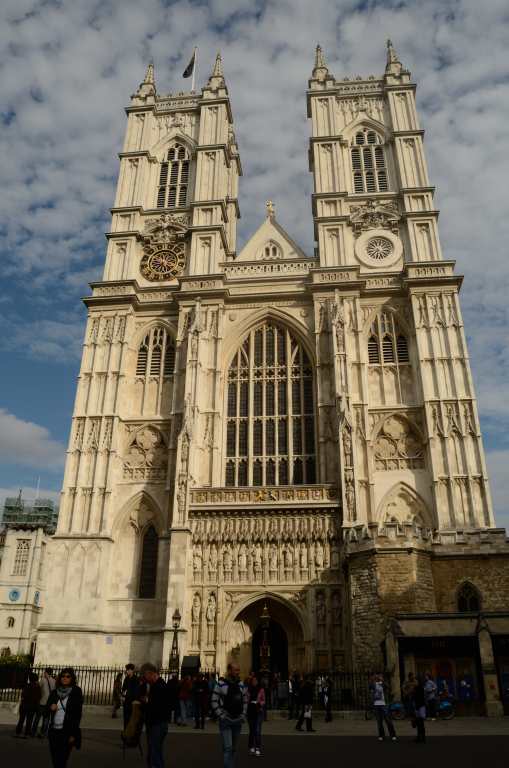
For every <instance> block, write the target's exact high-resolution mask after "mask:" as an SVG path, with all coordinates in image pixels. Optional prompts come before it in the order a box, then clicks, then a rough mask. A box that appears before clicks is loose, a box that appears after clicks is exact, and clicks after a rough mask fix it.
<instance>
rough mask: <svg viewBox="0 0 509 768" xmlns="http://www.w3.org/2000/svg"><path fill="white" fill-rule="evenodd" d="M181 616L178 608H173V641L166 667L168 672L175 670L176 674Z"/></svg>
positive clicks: (178, 664) (178, 660)
mask: <svg viewBox="0 0 509 768" xmlns="http://www.w3.org/2000/svg"><path fill="white" fill-rule="evenodd" d="M181 619H182V616H181V615H180V611H179V609H178V608H175V611H174V612H173V616H172V617H171V621H172V624H173V642H172V644H171V652H170V660H169V662H168V669H169V671H170V672H176V673H177V674H178V671H179V666H180V659H179V637H178V631H179V627H180V621H181Z"/></svg>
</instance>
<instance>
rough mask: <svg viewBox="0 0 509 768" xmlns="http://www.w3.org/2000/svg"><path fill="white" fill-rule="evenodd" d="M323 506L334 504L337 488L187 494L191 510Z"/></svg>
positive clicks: (220, 490)
mask: <svg viewBox="0 0 509 768" xmlns="http://www.w3.org/2000/svg"><path fill="white" fill-rule="evenodd" d="M314 502H316V503H317V504H318V503H320V504H323V503H324V502H328V503H329V505H330V506H337V505H338V491H337V488H335V487H333V486H328V485H322V486H320V485H313V486H305V485H302V486H295V487H293V488H282V487H278V486H274V487H263V488H242V489H241V488H195V489H193V490H192V491H191V498H190V503H191V507H197V508H198V507H200V506H201V505H207V506H208V505H210V504H214V505H216V504H217V505H228V506H230V505H245V504H260V505H262V504H263V505H264V506H265V505H268V506H271V505H273V504H281V503H287V504H292V505H293V504H295V503H302V504H309V503H314Z"/></svg>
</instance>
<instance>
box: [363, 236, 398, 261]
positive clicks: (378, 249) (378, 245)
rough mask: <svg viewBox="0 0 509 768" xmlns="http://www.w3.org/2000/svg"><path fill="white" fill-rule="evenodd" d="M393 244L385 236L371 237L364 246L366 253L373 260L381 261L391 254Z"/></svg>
mask: <svg viewBox="0 0 509 768" xmlns="http://www.w3.org/2000/svg"><path fill="white" fill-rule="evenodd" d="M393 251H394V246H393V244H392V243H391V241H390V240H389V239H388V238H386V237H373V238H372V239H371V240H370V241H369V242H368V244H367V246H366V253H367V254H368V256H369V257H370V258H371V259H374V260H375V261H383V260H384V259H388V258H389V256H392V253H393Z"/></svg>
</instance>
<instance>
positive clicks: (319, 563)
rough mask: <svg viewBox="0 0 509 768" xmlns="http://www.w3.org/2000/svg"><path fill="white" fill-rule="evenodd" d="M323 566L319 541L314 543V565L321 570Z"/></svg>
mask: <svg viewBox="0 0 509 768" xmlns="http://www.w3.org/2000/svg"><path fill="white" fill-rule="evenodd" d="M323 564H324V553H323V544H322V542H321V541H320V540H318V541H317V542H315V565H316V567H317V568H318V569H320V570H321V569H322V568H323Z"/></svg>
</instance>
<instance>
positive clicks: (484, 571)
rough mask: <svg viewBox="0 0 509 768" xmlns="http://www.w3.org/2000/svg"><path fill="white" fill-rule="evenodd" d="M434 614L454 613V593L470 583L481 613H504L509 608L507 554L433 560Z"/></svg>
mask: <svg viewBox="0 0 509 768" xmlns="http://www.w3.org/2000/svg"><path fill="white" fill-rule="evenodd" d="M432 568H433V579H434V582H435V594H436V602H437V610H438V611H440V612H442V611H443V612H448V611H450V612H455V611H457V610H458V608H457V592H458V589H459V587H460V586H461V585H462V584H463V583H464V582H465V581H469V582H471V583H472V584H473V585H474V587H476V588H477V589H478V590H479V592H480V595H481V601H482V602H481V608H482V610H483V611H506V610H507V607H508V606H509V553H506V554H505V555H493V554H491V555H488V556H485V555H483V554H479V555H477V557H476V556H472V557H456V558H454V557H447V558H442V557H439V558H434V559H433V563H432Z"/></svg>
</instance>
